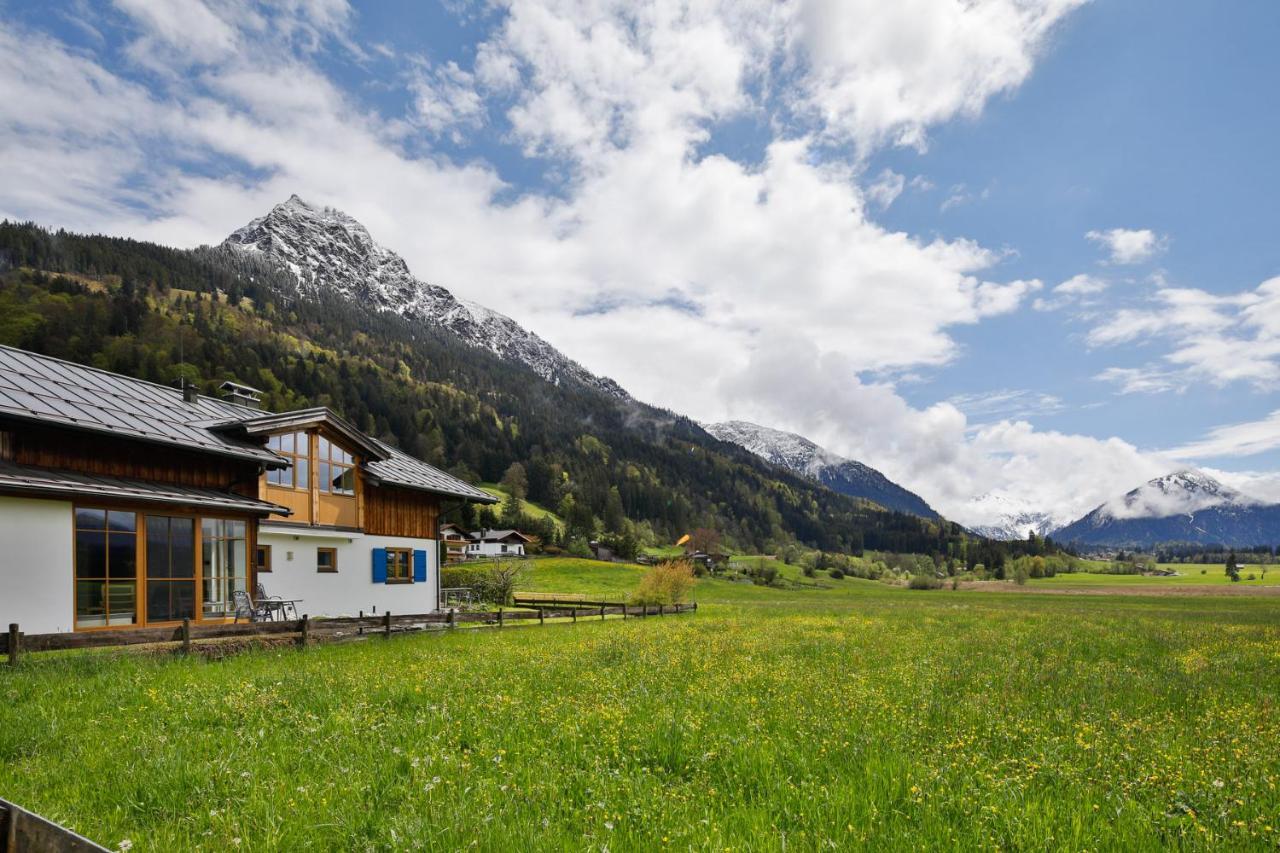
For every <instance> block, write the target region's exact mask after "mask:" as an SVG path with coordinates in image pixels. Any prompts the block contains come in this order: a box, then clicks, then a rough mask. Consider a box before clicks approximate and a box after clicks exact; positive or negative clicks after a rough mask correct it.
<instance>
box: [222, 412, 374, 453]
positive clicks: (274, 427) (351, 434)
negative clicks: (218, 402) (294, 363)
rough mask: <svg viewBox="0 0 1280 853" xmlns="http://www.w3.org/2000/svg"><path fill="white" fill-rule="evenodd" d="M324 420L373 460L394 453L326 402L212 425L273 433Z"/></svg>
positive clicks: (259, 432) (257, 433)
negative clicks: (311, 406) (357, 427)
mask: <svg viewBox="0 0 1280 853" xmlns="http://www.w3.org/2000/svg"><path fill="white" fill-rule="evenodd" d="M320 424H324V425H326V426H328V427H329V428H330V429H332V430H333V431H334V432H335V433H337V434H338V435H340V436H342V437H344V438H345V439H346V440H347V441H348V442H350V443H351V444H352V445H353V446H354V447H355V448H356V449H357V450H359V451H360V452H362V453H363V454H364V455H365V456H366V457H368V458H369V459H370V460H375V459H386V458H387V457H388V456H389V455H390V454H389V453H387V451H385V450H384V449H383V448H382V445H381V444H379V443H378V442H377V441H375V440H374V439H372V438H370V437H369V436H367V435H365V434H364V433H362V432H361V431H360V430H358V429H356V428H355V427H354V426H352V425H351V424H350V423H348V422H347V421H346V420H345V419H343V418H342V417H340V416H339V415H337V414H336V413H335V412H333V411H331V410H330V409H327V408H325V407H324V406H319V407H317V408H314V409H297V410H296V411H292V412H281V413H279V414H273V413H270V412H267V413H263V412H258V413H257V415H256V416H255V417H249V418H244V419H241V420H239V421H228V422H227V423H225V424H219V425H216V426H213V427H211V429H215V430H218V431H219V432H224V431H225V432H234V431H240V432H243V433H245V434H246V435H270V434H271V433H275V432H280V431H282V430H287V429H306V428H308V427H313V426H319V425H320Z"/></svg>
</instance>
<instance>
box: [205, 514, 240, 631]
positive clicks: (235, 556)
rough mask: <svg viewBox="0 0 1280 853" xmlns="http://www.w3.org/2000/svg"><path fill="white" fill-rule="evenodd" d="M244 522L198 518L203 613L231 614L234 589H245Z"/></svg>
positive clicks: (214, 616)
mask: <svg viewBox="0 0 1280 853" xmlns="http://www.w3.org/2000/svg"><path fill="white" fill-rule="evenodd" d="M247 547H248V545H247V542H246V541H245V523H244V522H243V521H232V520H229V519H222V518H203V519H201V520H200V548H201V568H202V575H201V577H202V578H203V593H204V616H205V618H216V617H219V616H231V615H233V614H234V613H235V597H234V595H233V594H234V593H236V592H248V589H249V573H248V570H247V569H248V552H247Z"/></svg>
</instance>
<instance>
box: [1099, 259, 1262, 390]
mask: <svg viewBox="0 0 1280 853" xmlns="http://www.w3.org/2000/svg"><path fill="white" fill-rule="evenodd" d="M1087 341H1088V343H1089V345H1090V346H1093V347H1105V346H1114V345H1118V344H1130V343H1149V344H1167V345H1168V346H1169V347H1170V349H1169V351H1168V352H1166V353H1165V354H1164V355H1163V356H1162V362H1163V364H1148V365H1145V366H1142V367H1137V368H1109V369H1108V370H1106V371H1103V373H1101V374H1100V375H1099V378H1100V379H1104V380H1108V381H1114V382H1118V383H1119V384H1120V386H1121V390H1122V391H1123V392H1125V393H1130V392H1159V391H1167V390H1172V389H1175V388H1185V387H1187V386H1188V385H1190V384H1193V383H1207V384H1211V385H1215V386H1219V387H1222V386H1226V385H1230V384H1232V383H1236V382H1242V383H1248V384H1250V385H1253V386H1254V387H1256V388H1258V389H1262V390H1267V389H1271V388H1274V387H1275V386H1276V384H1277V383H1280V277H1278V278H1273V279H1269V280H1268V281H1264V282H1263V283H1262V284H1260V285H1259V286H1258V287H1257V288H1256V289H1254V290H1251V291H1244V292H1241V293H1233V294H1226V295H1217V294H1212V293H1209V292H1207V291H1204V290H1198V289H1194V288H1175V287H1167V286H1166V287H1161V288H1160V289H1158V290H1157V291H1156V292H1155V293H1154V294H1153V295H1152V297H1151V298H1150V300H1149V305H1148V306H1147V307H1143V308H1125V309H1121V310H1118V311H1115V312H1114V313H1113V314H1112V315H1111V316H1110V319H1108V320H1106V321H1105V322H1103V323H1101V324H1099V325H1098V326H1096V327H1094V328H1093V329H1091V330H1090V331H1089V333H1088V335H1087Z"/></svg>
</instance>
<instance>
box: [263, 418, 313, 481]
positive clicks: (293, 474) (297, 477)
mask: <svg viewBox="0 0 1280 853" xmlns="http://www.w3.org/2000/svg"><path fill="white" fill-rule="evenodd" d="M267 448H268V449H269V450H274V451H275V452H276V453H278V454H280V455H281V456H283V457H284V458H285V459H286V460H288V461H289V463H290V464H289V467H288V468H285V469H284V470H271V471H268V472H267V482H268V483H273V484H274V485H277V486H288V487H290V488H294V489H309V488H310V487H311V480H310V476H311V466H310V461H311V437H310V436H309V435H307V434H306V433H305V432H288V433H284V434H283V435H273V436H270V437H269V438H268V439H267Z"/></svg>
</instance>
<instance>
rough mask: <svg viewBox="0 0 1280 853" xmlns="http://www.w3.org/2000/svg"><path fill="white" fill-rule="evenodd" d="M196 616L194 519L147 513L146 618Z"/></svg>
mask: <svg viewBox="0 0 1280 853" xmlns="http://www.w3.org/2000/svg"><path fill="white" fill-rule="evenodd" d="M194 618H196V523H195V519H193V518H180V517H169V516H161V515H149V516H147V621H148V622H176V621H178V620H180V619H194Z"/></svg>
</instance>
